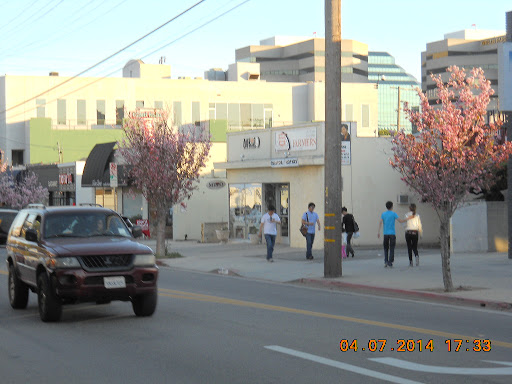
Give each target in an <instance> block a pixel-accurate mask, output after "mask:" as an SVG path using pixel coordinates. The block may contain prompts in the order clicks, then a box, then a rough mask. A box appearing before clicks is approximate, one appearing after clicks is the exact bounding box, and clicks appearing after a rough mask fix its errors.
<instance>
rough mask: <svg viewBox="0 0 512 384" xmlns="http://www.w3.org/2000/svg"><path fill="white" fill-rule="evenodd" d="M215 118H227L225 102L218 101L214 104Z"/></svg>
mask: <svg viewBox="0 0 512 384" xmlns="http://www.w3.org/2000/svg"><path fill="white" fill-rule="evenodd" d="M215 107H216V108H215V118H216V119H217V120H227V119H228V105H227V104H226V103H218V104H216V106H215Z"/></svg>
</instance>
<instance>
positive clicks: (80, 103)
mask: <svg viewBox="0 0 512 384" xmlns="http://www.w3.org/2000/svg"><path fill="white" fill-rule="evenodd" d="M85 112H86V110H85V100H77V101H76V123H77V124H78V125H86V124H87V119H86V116H87V115H86V113H85Z"/></svg>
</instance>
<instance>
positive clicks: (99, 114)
mask: <svg viewBox="0 0 512 384" xmlns="http://www.w3.org/2000/svg"><path fill="white" fill-rule="evenodd" d="M105 112H106V109H105V100H96V124H98V125H105Z"/></svg>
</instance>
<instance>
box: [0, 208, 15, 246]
mask: <svg viewBox="0 0 512 384" xmlns="http://www.w3.org/2000/svg"><path fill="white" fill-rule="evenodd" d="M17 214H18V211H17V210H16V209H0V244H5V242H6V241H7V234H8V233H9V228H11V224H12V221H13V220H14V218H15V217H16V215H17Z"/></svg>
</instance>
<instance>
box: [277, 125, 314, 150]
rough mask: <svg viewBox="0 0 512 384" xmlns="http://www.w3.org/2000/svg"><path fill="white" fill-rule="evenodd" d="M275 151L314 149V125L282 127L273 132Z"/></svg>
mask: <svg viewBox="0 0 512 384" xmlns="http://www.w3.org/2000/svg"><path fill="white" fill-rule="evenodd" d="M274 145H275V150H276V152H277V151H314V150H316V127H307V128H293V129H283V130H282V131H276V132H275V144H274Z"/></svg>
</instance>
